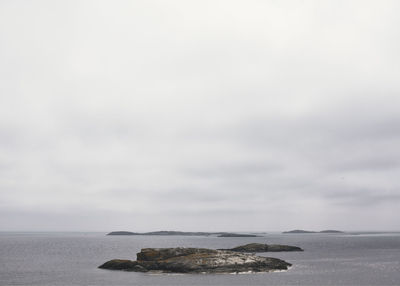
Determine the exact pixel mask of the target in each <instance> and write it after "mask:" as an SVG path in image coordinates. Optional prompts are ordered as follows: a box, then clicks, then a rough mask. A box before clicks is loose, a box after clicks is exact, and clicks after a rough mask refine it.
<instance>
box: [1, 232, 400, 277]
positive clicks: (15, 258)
mask: <svg viewBox="0 0 400 286" xmlns="http://www.w3.org/2000/svg"><path fill="white" fill-rule="evenodd" d="M250 242H260V243H281V244H291V245H297V246H300V247H302V248H304V250H305V251H304V252H292V253H290V252H287V253H284V252H281V253H266V254H262V255H265V256H272V257H277V258H282V259H284V260H286V261H288V262H290V263H292V264H293V267H292V268H291V269H290V270H288V271H286V272H276V273H262V274H241V275H240V274H239V275H235V274H218V275H206V274H197V275H190V274H185V275H167V274H158V275H155V274H146V273H134V272H122V271H109V270H101V269H98V268H97V266H99V265H100V264H102V263H103V262H105V261H107V260H110V259H113V258H125V259H135V258H136V253H137V252H139V251H140V249H141V248H144V247H177V246H184V247H205V248H228V247H234V246H237V245H241V244H245V243H250ZM0 285H400V235H399V234H380V235H379V234H375V235H343V234H339V235H338V234H334V235H330V234H325V235H323V234H303V235H297V234H266V236H265V237H256V238H217V237H182V236H179V237H174V236H106V235H105V234H104V233H5V232H3V233H0Z"/></svg>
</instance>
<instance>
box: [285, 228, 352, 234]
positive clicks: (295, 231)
mask: <svg viewBox="0 0 400 286" xmlns="http://www.w3.org/2000/svg"><path fill="white" fill-rule="evenodd" d="M283 233H295V234H296V233H344V232H343V231H340V230H333V229H327V230H321V231H310V230H302V229H295V230H290V231H284V232H283Z"/></svg>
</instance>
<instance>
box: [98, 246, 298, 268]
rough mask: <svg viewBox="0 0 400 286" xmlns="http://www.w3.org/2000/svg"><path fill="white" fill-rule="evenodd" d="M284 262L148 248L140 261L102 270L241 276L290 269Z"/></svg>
mask: <svg viewBox="0 0 400 286" xmlns="http://www.w3.org/2000/svg"><path fill="white" fill-rule="evenodd" d="M289 266H291V264H290V263H287V262H285V261H283V260H281V259H277V258H270V257H260V256H255V255H253V254H245V253H237V252H233V251H224V250H214V249H205V248H182V247H178V248H144V249H142V250H141V252H139V253H138V254H137V260H136V261H131V260H120V259H113V260H110V261H108V262H106V263H104V264H103V265H101V266H99V268H102V269H110V270H125V271H135V272H148V271H156V272H164V273H240V272H269V271H274V270H286V269H288V267H289Z"/></svg>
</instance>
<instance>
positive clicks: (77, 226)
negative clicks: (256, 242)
mask: <svg viewBox="0 0 400 286" xmlns="http://www.w3.org/2000/svg"><path fill="white" fill-rule="evenodd" d="M399 13H400V2H399V1H396V0H394V1H365V0H360V1H338V0H334V1H317V0H316V1H277V0H275V1H274V0H271V1H258V0H251V1H249V0H246V1H232V0H222V1H219V0H217V1H216V0H212V1H205V0H202V1H187V0H185V1H184V0H182V1H178V0H173V1H161V0H160V1H148V0H146V1H80V0H79V1H78V0H76V1H53V0H48V1H15V0H1V1H0V230H38V231H40V230H43V231H47V230H87V231H111V230H131V231H153V230H161V229H166V230H187V231H270V230H290V229H293V228H303V229H311V230H321V229H327V228H334V229H335V228H336V229H341V230H399V229H400V220H399V219H398V213H399V206H400V189H399V188H400V80H399V79H400V53H399V51H400V17H399Z"/></svg>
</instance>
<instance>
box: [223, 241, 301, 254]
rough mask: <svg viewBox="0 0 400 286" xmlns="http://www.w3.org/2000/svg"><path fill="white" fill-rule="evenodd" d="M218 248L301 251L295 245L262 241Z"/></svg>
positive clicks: (253, 250) (257, 250)
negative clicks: (264, 242)
mask: <svg viewBox="0 0 400 286" xmlns="http://www.w3.org/2000/svg"><path fill="white" fill-rule="evenodd" d="M220 250H229V251H235V252H278V251H303V249H301V248H300V247H297V246H291V245H281V244H263V243H249V244H246V245H240V246H237V247H234V248H230V249H220Z"/></svg>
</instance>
